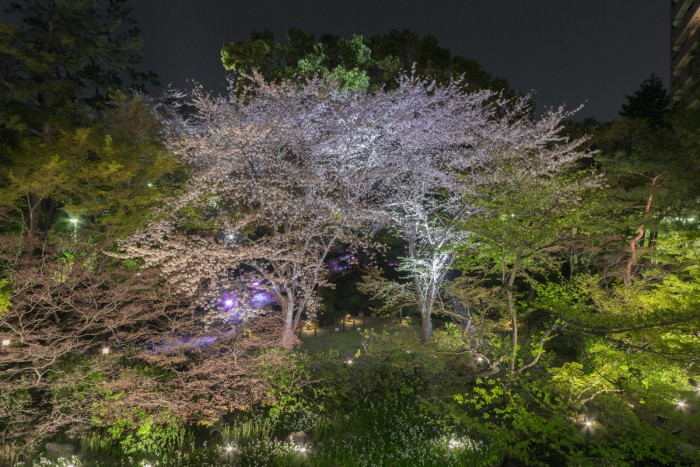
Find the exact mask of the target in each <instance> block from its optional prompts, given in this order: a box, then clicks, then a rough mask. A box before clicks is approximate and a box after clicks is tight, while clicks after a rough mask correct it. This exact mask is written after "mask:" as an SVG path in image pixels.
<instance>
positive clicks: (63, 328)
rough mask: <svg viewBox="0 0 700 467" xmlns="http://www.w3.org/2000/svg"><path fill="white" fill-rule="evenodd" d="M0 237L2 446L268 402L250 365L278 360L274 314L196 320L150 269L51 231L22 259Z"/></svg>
mask: <svg viewBox="0 0 700 467" xmlns="http://www.w3.org/2000/svg"><path fill="white" fill-rule="evenodd" d="M2 241H3V244H4V245H5V246H6V248H5V249H4V251H3V252H2V255H1V256H0V260H2V262H3V265H4V266H5V267H6V268H7V270H6V273H7V274H8V279H7V280H6V281H3V282H2V283H0V339H1V340H2V347H1V348H0V387H2V391H0V442H2V443H3V444H5V443H7V444H8V445H9V444H11V443H13V444H17V445H19V446H24V447H26V448H28V449H33V448H35V447H36V446H37V445H38V444H39V443H41V442H42V441H43V440H44V439H45V438H47V437H51V436H53V435H55V434H56V433H59V432H68V433H71V434H80V433H81V432H83V431H84V430H87V429H91V428H94V427H95V426H105V425H106V426H109V425H111V424H113V423H116V422H117V421H121V422H124V421H132V418H133V417H135V416H136V414H139V413H141V414H147V416H148V417H149V419H150V420H151V421H153V422H155V423H167V422H168V420H169V417H171V418H170V419H172V417H173V416H175V417H177V418H178V420H181V421H190V422H199V421H207V422H214V421H216V420H217V419H218V416H219V414H220V413H222V412H226V411H228V410H232V409H233V408H234V407H236V408H244V407H250V406H251V405H253V404H255V403H259V402H271V399H270V396H269V385H268V384H267V383H266V381H265V379H264V378H262V377H259V376H256V369H259V368H260V367H261V366H265V367H270V366H274V365H277V364H280V365H282V366H286V365H287V364H286V363H285V362H284V361H283V359H282V357H275V356H274V355H271V356H269V357H264V358H262V357H261V355H262V354H264V353H265V351H266V350H268V349H270V348H276V347H278V346H279V345H280V343H279V338H280V331H279V330H280V327H281V324H282V323H281V320H280V319H279V317H278V316H276V315H274V314H267V315H263V316H261V317H260V318H259V319H257V320H256V321H255V322H253V323H249V324H248V325H247V326H245V327H242V326H240V325H235V323H231V322H224V321H221V320H219V321H214V320H212V319H211V318H210V317H207V319H206V320H204V319H203V318H204V317H203V316H202V314H201V313H195V310H194V308H193V306H192V305H191V302H190V301H189V300H187V299H185V298H184V297H183V296H182V295H181V294H179V293H178V292H177V291H176V290H175V288H174V287H172V286H170V285H169V284H168V283H167V282H165V281H164V280H163V279H162V278H159V277H158V276H157V274H156V273H155V272H156V271H143V272H138V269H136V268H135V267H133V266H131V267H127V266H125V265H123V264H119V262H117V261H114V260H113V259H111V258H108V257H105V256H104V255H101V254H99V249H97V248H91V247H86V248H81V249H80V250H79V251H76V249H75V247H72V248H67V245H66V244H63V243H61V241H60V239H59V240H57V241H54V242H47V243H44V244H43V245H42V248H41V250H40V251H39V248H36V249H34V250H33V252H32V254H31V255H28V254H22V243H21V241H19V239H18V238H17V237H2ZM13 241H14V245H15V248H14V250H12V249H10V248H9V247H10V246H11V245H12V244H13ZM66 242H71V243H72V241H71V240H66ZM12 251H14V253H15V254H14V255H13V254H11V253H12ZM69 252H70V253H69ZM213 323H215V324H216V326H210V325H211V324H213ZM139 368H141V369H145V368H147V371H142V370H139ZM133 422H134V424H135V425H136V426H138V422H139V420H137V419H136V420H133ZM141 422H143V420H141Z"/></svg>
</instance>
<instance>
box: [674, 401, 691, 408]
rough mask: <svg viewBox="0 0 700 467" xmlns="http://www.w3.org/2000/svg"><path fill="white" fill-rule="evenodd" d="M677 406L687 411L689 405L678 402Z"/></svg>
mask: <svg viewBox="0 0 700 467" xmlns="http://www.w3.org/2000/svg"><path fill="white" fill-rule="evenodd" d="M676 405H677V406H678V408H679V409H685V408H686V406H687V405H688V404H686V403H685V401H678V402H677V403H676Z"/></svg>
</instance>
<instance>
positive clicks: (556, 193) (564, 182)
mask: <svg viewBox="0 0 700 467" xmlns="http://www.w3.org/2000/svg"><path fill="white" fill-rule="evenodd" d="M503 111H504V112H505V115H504V118H503V119H502V120H499V123H498V124H497V125H496V128H493V131H494V135H496V136H495V137H493V138H490V139H489V140H486V141H483V142H482V144H483V149H484V151H486V152H487V153H489V154H491V155H492V156H493V157H492V159H491V160H490V161H489V162H488V164H486V165H485V166H484V167H483V168H482V169H481V170H478V171H475V172H473V173H472V174H471V175H470V180H471V182H472V183H471V184H470V185H469V188H470V193H471V195H472V196H473V199H474V203H475V205H476V207H477V208H478V209H479V215H478V216H472V217H470V218H469V219H468V220H467V222H466V223H465V224H464V228H465V229H466V230H467V231H469V232H471V233H473V234H474V244H475V245H476V248H475V250H472V251H467V255H468V256H470V257H471V256H473V257H474V259H475V261H474V260H470V261H466V262H465V263H464V264H465V266H466V267H465V268H464V269H465V272H466V273H470V268H476V269H478V270H481V268H482V267H486V269H487V270H489V271H491V273H492V274H493V275H494V276H495V277H496V278H497V280H498V282H499V283H500V289H501V292H502V293H503V297H504V298H505V305H506V312H507V317H508V320H509V321H510V330H511V343H510V355H509V357H508V362H509V363H508V369H509V374H510V375H511V376H512V375H513V374H514V373H515V372H516V370H517V371H524V370H526V369H527V368H530V367H532V366H533V365H535V364H536V363H537V361H538V360H539V358H540V356H541V355H542V352H543V347H542V345H543V344H544V343H545V342H546V340H547V339H548V338H549V337H550V335H551V333H552V332H553V331H554V330H555V329H556V327H557V326H559V323H557V322H556V321H553V322H552V323H551V325H550V326H549V328H547V329H546V330H545V331H544V332H543V334H542V336H541V337H540V338H539V340H538V341H537V342H536V343H534V345H533V349H532V353H531V357H532V358H531V361H529V362H528V363H526V364H523V365H522V366H521V367H520V368H516V357H517V355H518V348H519V345H520V337H519V324H518V318H519V315H520V314H521V310H520V309H519V308H520V307H519V305H518V303H517V293H518V288H519V287H522V286H523V285H527V283H528V282H529V281H532V280H533V275H532V274H538V273H539V274H549V273H552V272H554V271H556V270H557V269H558V266H557V265H556V261H553V260H554V258H555V253H557V252H558V251H560V250H561V248H562V247H563V246H564V245H565V244H566V242H567V241H568V240H569V239H571V237H572V235H573V234H575V232H576V230H577V229H581V228H584V227H585V226H586V225H587V224H588V220H586V217H585V216H586V215H587V211H586V209H585V206H587V205H589V204H590V201H591V198H590V197H589V195H588V194H589V193H590V192H591V190H592V189H594V188H596V187H597V186H599V184H600V181H599V180H598V179H597V177H596V176H594V175H592V174H591V173H590V172H586V171H581V169H580V167H577V164H578V163H580V162H582V160H583V159H584V158H587V157H590V154H589V153H588V152H587V151H583V150H580V149H579V148H580V147H581V145H582V142H583V140H580V139H575V140H569V139H568V138H567V137H565V136H562V134H561V130H562V120H563V119H564V118H566V117H567V116H568V115H570V114H569V113H568V112H566V111H564V110H563V109H561V108H560V109H558V110H553V111H551V112H549V113H547V114H545V115H544V116H542V117H541V118H539V119H537V120H532V119H530V117H529V111H528V107H527V106H526V105H515V106H513V107H510V108H504V109H503ZM470 259H471V258H470ZM518 281H520V283H519V282H518Z"/></svg>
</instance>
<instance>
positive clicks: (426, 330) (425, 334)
mask: <svg viewBox="0 0 700 467" xmlns="http://www.w3.org/2000/svg"><path fill="white" fill-rule="evenodd" d="M430 314H431V313H430V308H428V307H427V306H426V305H425V304H423V305H422V306H421V310H420V316H421V336H420V339H421V341H422V342H423V343H428V342H430V339H431V338H432V337H433V322H432V320H431V317H430Z"/></svg>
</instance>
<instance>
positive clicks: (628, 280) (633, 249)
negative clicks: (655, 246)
mask: <svg viewBox="0 0 700 467" xmlns="http://www.w3.org/2000/svg"><path fill="white" fill-rule="evenodd" d="M661 175H662V174H659V175H657V176H656V177H654V178H652V179H651V187H650V188H649V196H648V197H647V202H646V205H645V206H644V216H642V223H641V225H640V226H639V227H637V235H635V236H634V237H632V239H631V240H630V253H631V254H630V258H629V259H628V260H627V264H626V265H625V285H626V286H627V287H629V286H630V285H632V266H634V263H635V261H636V260H637V242H639V241H640V240H642V246H644V240H643V239H644V234H645V233H646V230H645V225H646V221H647V219H648V218H649V214H650V213H651V203H652V201H653V199H654V190H655V189H656V188H658V185H657V181H658V179H659V177H660V176H661Z"/></svg>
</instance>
